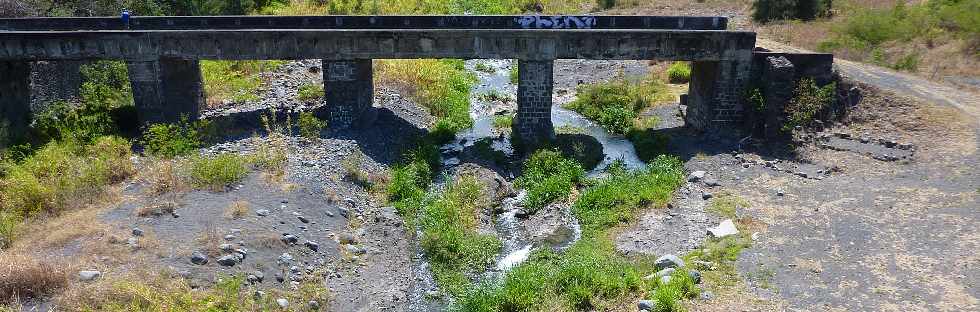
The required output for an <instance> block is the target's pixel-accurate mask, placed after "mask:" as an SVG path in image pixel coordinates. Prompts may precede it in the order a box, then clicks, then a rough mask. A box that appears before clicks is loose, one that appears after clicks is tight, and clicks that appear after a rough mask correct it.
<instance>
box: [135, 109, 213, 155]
mask: <svg viewBox="0 0 980 312" xmlns="http://www.w3.org/2000/svg"><path fill="white" fill-rule="evenodd" d="M197 128H198V127H197V126H195V125H194V124H192V123H190V122H189V121H188V120H187V118H181V120H180V122H179V123H177V124H168V123H161V124H154V125H151V126H150V127H149V128H147V129H146V132H144V133H143V146H144V148H145V149H146V152H147V153H149V154H151V155H154V156H160V157H165V158H174V157H176V156H182V155H187V154H190V153H191V152H193V151H195V150H197V148H199V147H201V144H202V142H201V140H202V138H201V135H200V133H199V132H198V130H197Z"/></svg>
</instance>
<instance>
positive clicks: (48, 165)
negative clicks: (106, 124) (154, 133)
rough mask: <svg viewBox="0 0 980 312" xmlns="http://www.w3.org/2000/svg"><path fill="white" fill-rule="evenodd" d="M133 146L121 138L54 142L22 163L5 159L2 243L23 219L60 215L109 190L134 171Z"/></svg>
mask: <svg viewBox="0 0 980 312" xmlns="http://www.w3.org/2000/svg"><path fill="white" fill-rule="evenodd" d="M130 155H131V153H130V145H129V142H127V141H126V140H124V139H121V138H118V137H109V136H107V137H99V138H97V139H95V141H94V142H93V143H91V144H80V143H77V142H74V141H55V142H50V143H48V144H46V145H44V147H42V148H41V149H40V150H38V151H37V152H36V153H35V154H33V155H31V156H29V157H27V158H26V159H24V160H22V161H20V162H17V163H15V162H10V161H3V162H0V247H3V246H4V245H6V244H9V243H10V242H11V241H12V240H13V238H14V237H13V236H14V235H15V234H16V232H15V228H16V226H17V225H18V224H19V223H20V221H21V220H22V219H23V218H27V217H31V216H38V215H42V214H54V215H57V214H59V213H61V212H63V211H66V210H69V209H73V208H79V207H84V206H85V205H88V204H91V203H93V202H95V201H96V200H98V199H99V198H101V197H103V196H105V195H106V191H107V190H106V186H107V185H109V184H112V183H116V182H119V181H122V180H123V179H125V178H127V177H129V176H130V175H132V174H133V172H134V169H133V164H132V162H131V161H130V160H129V157H130Z"/></svg>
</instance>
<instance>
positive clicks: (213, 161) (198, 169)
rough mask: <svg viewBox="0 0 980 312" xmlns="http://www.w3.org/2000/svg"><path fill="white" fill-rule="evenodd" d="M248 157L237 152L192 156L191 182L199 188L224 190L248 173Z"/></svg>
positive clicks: (190, 166)
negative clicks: (236, 153)
mask: <svg viewBox="0 0 980 312" xmlns="http://www.w3.org/2000/svg"><path fill="white" fill-rule="evenodd" d="M246 160H247V159H246V158H245V157H243V156H238V155H235V154H219V155H217V156H197V157H194V158H191V161H190V165H189V168H188V170H189V171H190V173H189V176H190V178H191V183H192V184H193V185H194V186H195V187H198V188H206V189H210V190H212V191H223V190H225V189H227V188H228V187H229V186H231V185H232V184H234V183H237V182H238V181H241V180H242V179H244V178H245V176H246V175H247V174H248V167H247V162H246Z"/></svg>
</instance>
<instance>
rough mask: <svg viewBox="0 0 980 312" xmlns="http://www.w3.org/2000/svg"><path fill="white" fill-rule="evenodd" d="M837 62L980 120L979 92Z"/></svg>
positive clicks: (774, 45)
mask: <svg viewBox="0 0 980 312" xmlns="http://www.w3.org/2000/svg"><path fill="white" fill-rule="evenodd" d="M756 45H757V46H760V47H763V48H766V49H770V50H773V51H787V52H809V51H807V50H804V49H800V48H796V47H793V46H789V45H786V44H782V43H778V42H775V41H772V40H767V39H762V38H759V39H758V40H757V41H756ZM834 64H835V65H836V66H837V68H838V69H839V70H840V71H841V72H842V73H844V74H845V75H847V76H848V77H851V78H853V79H855V80H857V81H861V82H864V83H868V84H871V85H873V86H876V87H878V88H881V89H885V90H890V91H893V92H896V93H899V94H904V95H909V96H914V97H917V98H920V99H923V100H926V101H930V102H935V103H939V104H945V105H950V106H953V107H956V108H958V109H960V110H962V111H964V112H966V113H968V114H970V115H973V117H974V118H977V119H978V120H980V95H978V94H976V93H973V92H970V91H965V90H961V89H957V88H956V87H953V86H950V85H947V84H942V83H937V82H933V81H929V80H927V79H924V78H921V77H916V76H913V75H909V74H904V73H899V72H895V71H893V70H890V69H887V68H882V67H878V66H874V65H869V64H864V63H858V62H853V61H848V60H844V59H839V58H835V59H834Z"/></svg>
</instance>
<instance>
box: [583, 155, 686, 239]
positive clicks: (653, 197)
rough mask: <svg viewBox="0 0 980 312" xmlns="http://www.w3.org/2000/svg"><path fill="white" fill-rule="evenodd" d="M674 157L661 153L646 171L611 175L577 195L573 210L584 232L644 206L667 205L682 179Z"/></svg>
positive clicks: (629, 216) (629, 215)
mask: <svg viewBox="0 0 980 312" xmlns="http://www.w3.org/2000/svg"><path fill="white" fill-rule="evenodd" d="M681 165H682V164H681V162H680V160H678V159H677V158H676V157H671V156H660V157H657V159H656V160H654V161H653V162H652V163H650V164H649V165H648V168H647V169H645V170H640V171H635V172H626V173H622V174H618V175H613V176H611V177H609V178H607V179H606V180H603V181H602V183H601V184H599V185H596V186H593V187H590V188H588V189H586V190H585V192H583V193H582V195H581V196H579V199H578V201H576V202H575V205H574V206H572V211H573V212H574V213H575V216H576V217H578V219H579V224H581V225H582V231H583V232H586V233H591V232H598V231H601V230H603V229H606V228H609V227H612V226H615V225H618V224H620V222H625V221H629V220H632V219H633V214H634V213H635V212H636V211H637V210H639V209H641V208H646V207H657V206H660V205H664V204H666V203H667V202H668V201H669V200H670V197H671V196H672V195H673V192H674V190H675V189H676V188H677V187H678V186H680V185H681V183H682V182H683V176H684V172H683V170H682V169H681Z"/></svg>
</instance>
